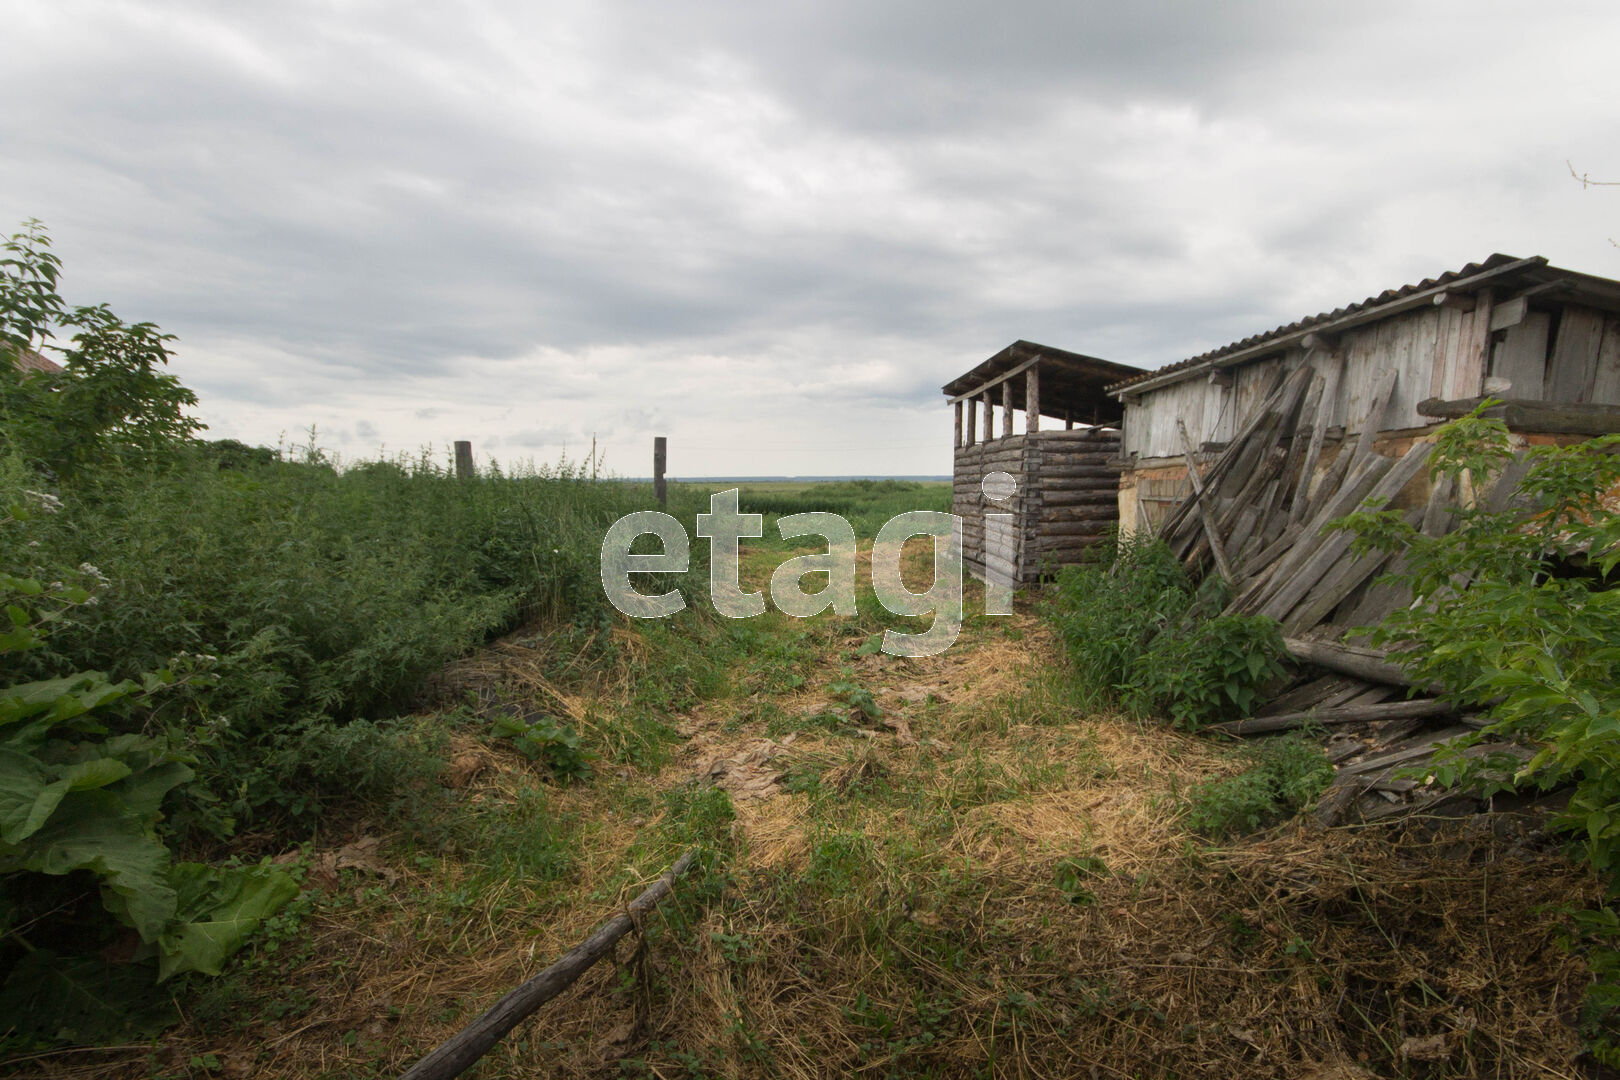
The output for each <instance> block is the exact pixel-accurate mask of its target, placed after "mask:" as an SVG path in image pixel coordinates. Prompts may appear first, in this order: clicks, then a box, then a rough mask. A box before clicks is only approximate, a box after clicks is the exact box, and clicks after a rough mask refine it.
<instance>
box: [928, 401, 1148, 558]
mask: <svg viewBox="0 0 1620 1080" xmlns="http://www.w3.org/2000/svg"><path fill="white" fill-rule="evenodd" d="M1118 461H1119V432H1118V431H1117V430H1115V429H1113V428H1075V429H1073V430H1065V431H1036V432H1031V433H1028V434H1024V435H1012V436H1006V437H1003V438H999V439H993V440H991V441H990V442H984V443H977V444H975V445H973V446H967V447H958V448H957V450H956V462H955V470H954V474H953V476H954V485H955V488H954V496H953V499H952V512H953V513H954V514H956V516H957V517H959V518H961V519H962V548H963V558H964V560H965V561H966V564H967V569H968V572H969V573H971V574H972V575H973V576H974V577H977V578H980V579H981V580H982V579H983V578H984V577H985V573H986V567H987V566H989V567H992V568H994V569H997V570H999V571H1001V572H1003V573H1006V574H1007V575H1008V576H1009V577H1011V578H1012V579H1013V580H1014V581H1017V582H1019V583H1021V584H1022V583H1027V582H1032V581H1035V580H1037V579H1038V578H1039V577H1040V576H1041V574H1042V573H1043V572H1049V571H1050V569H1051V568H1053V567H1056V566H1063V565H1066V564H1068V563H1073V562H1079V561H1080V559H1081V557H1082V556H1083V555H1084V553H1085V551H1086V549H1087V548H1088V547H1090V546H1091V545H1092V544H1094V543H1096V542H1097V541H1098V540H1100V539H1102V538H1103V537H1105V536H1106V535H1107V534H1108V532H1109V530H1110V528H1111V527H1112V526H1113V525H1114V523H1115V522H1116V521H1118V519H1119V508H1118V498H1119V464H1118ZM992 472H1005V473H1008V474H1009V475H1011V476H1012V477H1013V479H1014V480H1015V481H1017V484H1018V490H1017V492H1016V494H1014V495H1013V497H1012V498H1010V499H1008V500H1006V501H1005V502H1000V503H998V502H993V501H992V500H990V499H989V498H987V497H986V496H985V494H984V489H983V484H984V478H985V477H986V476H987V475H989V474H990V473H992ZM987 513H989V514H1003V513H1004V514H1010V515H1012V520H1011V521H1010V522H1006V523H1003V522H999V521H995V520H992V521H991V523H990V528H989V529H988V530H987V529H986V521H985V515H986V514H987Z"/></svg>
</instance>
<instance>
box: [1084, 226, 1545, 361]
mask: <svg viewBox="0 0 1620 1080" xmlns="http://www.w3.org/2000/svg"><path fill="white" fill-rule="evenodd" d="M1522 261H1523V260H1522V259H1519V258H1517V257H1516V256H1513V255H1502V254H1500V253H1499V254H1496V255H1492V256H1491V257H1490V258H1488V259H1486V260H1485V261H1484V262H1477V263H1469V264H1468V265H1467V266H1464V267H1463V268H1462V269H1460V270H1448V271H1446V272H1445V273H1443V274H1441V275H1440V276H1438V277H1432V278H1424V279H1423V280H1422V281H1419V282H1415V283H1414V284H1411V285H1402V286H1401V287H1400V288H1398V289H1385V290H1384V291H1383V292H1381V293H1379V294H1378V295H1377V296H1369V297H1367V299H1365V300H1362V301H1360V302H1359V303H1355V304H1349V305H1346V306H1345V307H1341V308H1334V309H1333V310H1332V311H1324V312H1321V313H1320V314H1317V315H1311V316H1309V317H1308V318H1304V319H1299V320H1298V321H1296V322H1291V323H1289V324H1288V325H1286V326H1279V327H1277V328H1276V329H1275V330H1267V331H1266V332H1265V333H1263V334H1255V335H1253V336H1251V337H1246V338H1244V339H1243V340H1241V341H1234V342H1232V343H1231V344H1230V345H1222V346H1221V347H1220V348H1218V349H1211V350H1210V351H1209V352H1206V353H1199V354H1198V355H1197V356H1190V357H1188V358H1187V359H1185V360H1178V361H1176V362H1175V363H1174V364H1167V365H1165V366H1164V367H1162V368H1158V369H1157V370H1154V371H1145V372H1143V373H1142V374H1140V375H1136V376H1133V377H1132V378H1129V379H1125V380H1122V381H1120V382H1117V383H1113V384H1111V385H1110V386H1109V387H1108V390H1109V392H1110V393H1112V392H1113V391H1116V390H1123V389H1125V388H1126V387H1129V386H1134V385H1135V384H1137V383H1140V382H1146V381H1147V380H1149V379H1156V378H1158V377H1159V376H1161V375H1167V374H1170V373H1171V372H1175V371H1180V370H1181V369H1182V368H1190V367H1195V366H1197V365H1199V364H1203V363H1207V362H1209V361H1211V360H1219V359H1220V358H1221V357H1223V356H1228V355H1230V354H1232V353H1236V352H1242V351H1244V350H1245V349H1251V348H1253V347H1254V346H1256V345H1261V344H1264V343H1265V342H1267V341H1270V340H1272V339H1273V338H1281V337H1286V336H1288V335H1289V334H1297V333H1300V332H1302V331H1306V330H1309V329H1311V328H1312V327H1314V326H1321V325H1323V324H1325V323H1330V322H1333V321H1334V320H1336V319H1342V318H1344V317H1345V316H1346V315H1354V314H1355V313H1357V312H1359V311H1364V310H1367V309H1368V308H1375V307H1379V306H1381V305H1383V304H1387V303H1389V302H1390V301H1392V300H1399V299H1401V298H1402V297H1405V296H1411V295H1412V294H1413V293H1419V292H1424V291H1426V290H1429V289H1435V288H1439V287H1440V286H1442V285H1449V284H1451V283H1452V282H1454V281H1460V280H1462V279H1464V278H1470V277H1474V276H1475V275H1477V274H1481V273H1484V272H1486V271H1488V270H1495V269H1497V268H1498V267H1502V266H1506V265H1508V264H1509V263H1515V262H1522Z"/></svg>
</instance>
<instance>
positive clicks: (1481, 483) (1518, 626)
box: [1335, 402, 1620, 1066]
mask: <svg viewBox="0 0 1620 1080" xmlns="http://www.w3.org/2000/svg"><path fill="white" fill-rule="evenodd" d="M1489 404H1490V403H1489V402H1487V403H1485V404H1482V405H1481V406H1480V408H1479V409H1477V410H1476V411H1475V413H1474V415H1472V416H1470V417H1466V418H1464V419H1462V420H1458V421H1455V422H1454V423H1452V424H1448V425H1447V426H1446V427H1444V428H1442V429H1441V431H1440V433H1439V436H1438V439H1437V446H1436V449H1435V453H1434V454H1433V456H1432V457H1431V459H1430V467H1431V470H1432V471H1433V472H1434V473H1435V474H1436V475H1445V476H1449V477H1451V478H1452V479H1453V480H1454V481H1459V482H1460V481H1462V480H1464V479H1466V480H1467V481H1468V482H1469V483H1470V484H1471V486H1473V487H1474V488H1475V489H1476V490H1478V489H1484V488H1486V486H1487V484H1488V483H1489V482H1490V480H1491V478H1492V477H1495V476H1498V475H1499V474H1500V473H1501V472H1502V470H1503V469H1504V467H1505V466H1506V465H1507V463H1508V462H1509V461H1510V460H1511V459H1512V458H1513V456H1514V450H1513V446H1512V443H1511V441H1510V439H1509V436H1508V431H1507V428H1506V427H1505V426H1504V425H1503V424H1502V423H1501V422H1500V421H1496V420H1486V419H1484V418H1482V417H1481V416H1480V412H1481V411H1482V410H1483V409H1484V408H1487V407H1488V406H1489ZM1617 450H1620V436H1613V435H1610V436H1605V437H1603V438H1599V439H1592V440H1590V441H1587V442H1584V443H1580V444H1577V445H1572V446H1537V447H1532V448H1530V449H1529V450H1528V451H1526V452H1525V454H1524V459H1525V463H1526V465H1527V466H1528V468H1527V471H1526V472H1525V473H1524V475H1523V478H1522V479H1521V480H1520V481H1519V483H1518V487H1517V491H1516V493H1515V494H1516V497H1515V498H1514V499H1513V500H1511V501H1510V500H1498V499H1495V498H1494V497H1493V498H1492V499H1491V500H1490V502H1489V503H1485V504H1481V505H1477V506H1474V507H1471V508H1467V509H1462V510H1457V511H1454V517H1455V523H1454V526H1453V528H1451V529H1450V530H1449V531H1447V532H1446V533H1445V535H1443V536H1439V537H1431V536H1425V535H1423V534H1422V533H1420V532H1419V531H1417V530H1416V529H1413V528H1412V527H1411V526H1410V525H1408V524H1407V523H1406V522H1405V521H1404V520H1403V519H1402V518H1401V516H1400V515H1399V514H1398V513H1396V512H1393V511H1386V510H1378V511H1367V512H1362V513H1358V514H1354V515H1351V516H1350V517H1349V518H1346V519H1344V520H1342V521H1340V522H1336V523H1335V524H1336V525H1338V526H1339V527H1342V528H1346V529H1349V530H1350V531H1351V532H1353V533H1354V534H1355V538H1356V539H1355V544H1354V550H1356V551H1358V552H1360V551H1365V550H1368V549H1370V548H1377V549H1380V550H1383V551H1388V552H1397V553H1400V554H1402V555H1403V556H1404V560H1403V564H1402V565H1403V566H1404V571H1403V572H1402V573H1401V574H1400V575H1399V576H1398V577H1396V578H1395V579H1394V580H1396V581H1398V582H1400V583H1402V584H1404V585H1407V586H1409V587H1410V588H1411V590H1412V592H1413V595H1414V596H1417V597H1421V598H1423V601H1424V602H1423V603H1421V604H1413V605H1411V606H1410V607H1403V608H1399V609H1397V610H1396V611H1395V612H1394V613H1393V614H1392V615H1391V616H1390V617H1389V618H1388V619H1386V620H1385V621H1384V623H1383V624H1382V625H1381V626H1379V627H1377V628H1375V629H1374V630H1373V631H1372V640H1373V642H1374V644H1380V645H1393V646H1397V647H1398V651H1397V653H1396V655H1397V656H1398V657H1399V659H1400V661H1401V663H1402V664H1403V665H1404V666H1405V668H1406V669H1407V671H1408V672H1409V673H1410V674H1411V675H1412V676H1413V678H1414V681H1416V682H1418V683H1425V682H1431V681H1432V682H1439V683H1440V684H1441V685H1443V686H1444V687H1445V688H1446V691H1447V693H1448V696H1450V697H1451V698H1452V699H1453V700H1455V701H1458V702H1459V703H1463V704H1466V705H1472V706H1475V707H1477V708H1478V709H1479V710H1480V711H1481V712H1482V713H1483V714H1484V715H1485V716H1486V717H1487V718H1488V721H1489V722H1488V723H1487V724H1486V726H1485V727H1484V728H1483V729H1482V730H1481V731H1480V732H1479V734H1478V735H1476V736H1474V737H1473V738H1472V739H1470V740H1464V741H1459V742H1457V743H1454V746H1455V747H1456V752H1455V753H1454V754H1452V755H1450V758H1449V760H1442V762H1441V763H1440V764H1439V766H1438V768H1437V769H1436V772H1437V775H1439V776H1440V777H1441V778H1442V779H1443V780H1445V781H1447V782H1451V783H1458V784H1464V785H1472V784H1475V783H1476V782H1479V781H1483V782H1485V783H1495V782H1497V781H1495V780H1493V779H1491V778H1490V777H1489V776H1488V775H1485V774H1486V773H1488V771H1489V769H1490V768H1491V765H1492V763H1490V762H1488V761H1487V762H1483V763H1479V762H1473V761H1470V760H1469V758H1467V757H1465V756H1464V754H1463V751H1464V750H1466V748H1467V744H1468V743H1470V742H1474V741H1477V740H1479V739H1483V738H1489V737H1506V738H1510V739H1517V740H1519V741H1521V742H1524V743H1526V744H1529V745H1531V746H1534V747H1536V748H1537V750H1538V752H1537V754H1536V756H1535V757H1534V758H1532V759H1531V760H1530V761H1529V762H1528V763H1526V764H1525V765H1524V766H1523V767H1522V768H1521V769H1520V770H1519V771H1518V773H1517V774H1516V775H1515V776H1513V778H1512V780H1511V783H1513V784H1514V785H1516V786H1520V787H1526V786H1532V787H1540V788H1550V787H1553V786H1555V785H1562V784H1568V785H1572V787H1573V793H1572V795H1571V797H1570V800H1569V806H1568V810H1567V812H1566V813H1565V815H1564V816H1563V817H1562V819H1561V823H1562V825H1563V826H1564V827H1565V828H1567V829H1569V830H1570V831H1571V832H1574V833H1575V834H1577V835H1578V836H1580V838H1581V840H1582V843H1583V846H1584V848H1585V853H1586V856H1587V858H1588V859H1589V860H1590V861H1591V863H1592V865H1593V866H1594V867H1595V868H1596V869H1597V870H1598V871H1599V872H1600V873H1602V874H1604V875H1606V876H1607V878H1608V879H1609V882H1610V884H1611V887H1616V886H1620V648H1617V647H1616V643H1617V642H1620V589H1617V588H1616V587H1615V586H1616V585H1617V584H1620V575H1617V574H1616V573H1615V567H1616V565H1617V564H1620V513H1616V512H1615V510H1614V509H1612V508H1611V506H1610V505H1609V493H1611V492H1613V491H1614V490H1615V488H1616V486H1617V485H1620V453H1617V452H1616V451H1617ZM1492 506H1499V507H1502V508H1501V509H1492ZM1608 910H1609V911H1610V912H1611V913H1612V911H1613V909H1612V908H1610V909H1608ZM1589 944H1590V947H1591V953H1590V957H1589V961H1588V962H1589V966H1590V967H1591V969H1592V971H1593V972H1594V977H1595V980H1596V981H1595V982H1594V985H1593V987H1592V989H1591V992H1590V995H1589V997H1588V1002H1587V1006H1588V1013H1589V1014H1591V1015H1592V1016H1600V1017H1606V1018H1607V1020H1608V1021H1611V1022H1612V1020H1613V1018H1614V1015H1615V1014H1616V1013H1617V1012H1620V951H1617V948H1620V935H1613V934H1609V935H1603V934H1593V935H1590V941H1589ZM1594 1023H1596V1021H1594ZM1600 1027H1601V1025H1599V1026H1597V1027H1593V1026H1590V1025H1589V1026H1588V1035H1589V1037H1592V1038H1594V1039H1596V1041H1595V1042H1593V1043H1592V1048H1593V1052H1594V1054H1595V1055H1596V1056H1598V1057H1599V1059H1600V1060H1602V1061H1603V1062H1604V1063H1605V1064H1608V1065H1611V1066H1613V1065H1620V1048H1617V1047H1616V1046H1615V1044H1614V1043H1613V1041H1612V1040H1610V1041H1604V1040H1603V1039H1601V1038H1598V1037H1597V1036H1596V1035H1595V1034H1594V1033H1595V1032H1596V1031H1598V1030H1599V1029H1600ZM1611 1030H1612V1029H1611Z"/></svg>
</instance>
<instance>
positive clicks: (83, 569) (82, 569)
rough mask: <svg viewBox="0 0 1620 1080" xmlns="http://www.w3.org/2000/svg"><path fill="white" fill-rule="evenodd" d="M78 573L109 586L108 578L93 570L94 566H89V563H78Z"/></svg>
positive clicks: (109, 580)
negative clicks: (87, 575)
mask: <svg viewBox="0 0 1620 1080" xmlns="http://www.w3.org/2000/svg"><path fill="white" fill-rule="evenodd" d="M79 573H81V574H89V575H90V576H91V577H93V578H95V579H96V580H97V581H99V582H101V583H102V584H103V585H106V584H109V583H110V582H111V579H110V578H108V577H107V575H106V574H103V573H102V572H101V571H100V570H97V569H96V568H95V566H94V565H93V564H91V563H87V562H82V563H80V564H79Z"/></svg>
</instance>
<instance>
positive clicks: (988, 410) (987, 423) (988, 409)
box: [984, 390, 996, 442]
mask: <svg viewBox="0 0 1620 1080" xmlns="http://www.w3.org/2000/svg"><path fill="white" fill-rule="evenodd" d="M995 437H996V407H995V406H994V405H992V404H990V391H988V390H986V391H985V392H984V441H985V442H992V441H994V439H995Z"/></svg>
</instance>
